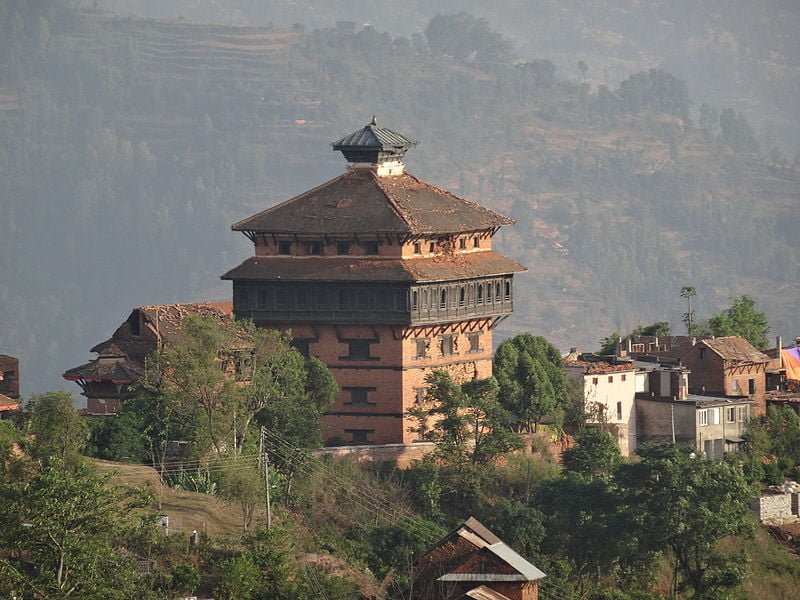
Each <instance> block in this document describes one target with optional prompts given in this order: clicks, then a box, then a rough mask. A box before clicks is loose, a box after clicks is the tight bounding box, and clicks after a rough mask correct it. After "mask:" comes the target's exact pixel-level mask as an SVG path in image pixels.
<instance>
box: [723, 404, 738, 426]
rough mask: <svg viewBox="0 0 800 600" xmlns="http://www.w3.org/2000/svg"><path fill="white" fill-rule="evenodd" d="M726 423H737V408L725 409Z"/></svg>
mask: <svg viewBox="0 0 800 600" xmlns="http://www.w3.org/2000/svg"><path fill="white" fill-rule="evenodd" d="M725 421H726V422H727V423H735V422H736V407H735V406H729V407H728V408H726V409H725Z"/></svg>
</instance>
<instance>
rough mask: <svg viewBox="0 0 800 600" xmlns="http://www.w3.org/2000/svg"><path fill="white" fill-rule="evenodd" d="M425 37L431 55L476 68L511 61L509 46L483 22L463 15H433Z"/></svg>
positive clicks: (480, 19)
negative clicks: (474, 63) (467, 63)
mask: <svg viewBox="0 0 800 600" xmlns="http://www.w3.org/2000/svg"><path fill="white" fill-rule="evenodd" d="M425 37H426V38H427V40H428V46H429V47H430V49H431V51H433V52H434V53H435V54H445V55H448V56H452V57H454V58H456V59H459V60H462V61H472V62H476V63H478V64H491V63H505V62H508V61H510V60H511V43H510V42H509V41H508V40H506V39H505V38H504V37H503V36H502V35H500V34H499V33H497V32H496V31H494V30H492V28H491V27H489V23H488V21H486V19H482V18H478V17H473V16H472V15H470V14H467V13H465V12H461V13H458V14H457V15H436V16H435V17H433V18H432V19H431V20H430V22H429V23H428V26H427V27H426V28H425Z"/></svg>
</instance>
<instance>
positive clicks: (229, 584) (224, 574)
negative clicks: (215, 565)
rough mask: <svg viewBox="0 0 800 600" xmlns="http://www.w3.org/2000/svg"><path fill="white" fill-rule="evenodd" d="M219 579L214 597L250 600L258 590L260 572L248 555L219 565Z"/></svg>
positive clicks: (225, 599)
mask: <svg viewBox="0 0 800 600" xmlns="http://www.w3.org/2000/svg"><path fill="white" fill-rule="evenodd" d="M219 572H220V578H219V583H218V584H217V587H216V588H214V596H215V597H216V598H219V599H220V600H251V599H252V598H253V594H254V592H255V591H256V590H257V588H258V580H259V577H260V576H261V572H260V570H259V568H258V566H257V565H256V564H255V562H254V561H253V557H252V556H251V555H250V553H248V552H245V553H242V554H240V555H239V556H235V557H233V558H229V559H227V560H223V561H221V562H220V563H219Z"/></svg>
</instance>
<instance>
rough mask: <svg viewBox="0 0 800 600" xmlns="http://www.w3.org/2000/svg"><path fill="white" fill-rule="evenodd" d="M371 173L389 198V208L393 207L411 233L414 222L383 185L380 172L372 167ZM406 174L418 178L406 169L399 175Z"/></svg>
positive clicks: (384, 194) (384, 195)
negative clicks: (379, 175)
mask: <svg viewBox="0 0 800 600" xmlns="http://www.w3.org/2000/svg"><path fill="white" fill-rule="evenodd" d="M370 175H371V176H372V179H373V181H374V182H375V184H376V185H377V186H378V189H379V190H380V191H381V194H383V197H384V198H386V200H388V201H389V208H391V209H392V211H394V214H396V215H397V216H398V218H399V219H400V220H401V221H403V223H405V225H406V227H407V228H408V230H409V231H408V233H411V231H412V230H413V227H414V226H413V224H412V223H411V222H410V221H409V220H408V218H407V217H406V216H405V215H404V214H403V211H402V210H401V209H400V207H399V206H398V205H397V202H395V201H394V198H392V196H391V194H389V192H388V191H386V188H384V187H383V186H382V185H381V179H382V178H381V177H378V174H377V173H376V172H375V171H373V170H372V169H370ZM404 175H408V176H409V177H411V178H412V179H414V180H415V181H416V180H417V178H416V177H414V176H413V175H411V173H406V172H405V171H404V172H402V173H401V174H400V175H399V177H403V176H404Z"/></svg>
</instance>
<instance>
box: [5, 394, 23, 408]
mask: <svg viewBox="0 0 800 600" xmlns="http://www.w3.org/2000/svg"><path fill="white" fill-rule="evenodd" d="M17 408H19V400H14V399H13V398H9V397H8V396H6V395H5V394H0V411H5V410H16V409H17Z"/></svg>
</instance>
